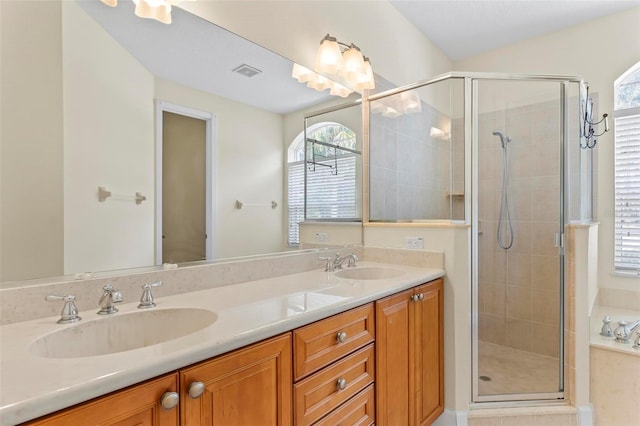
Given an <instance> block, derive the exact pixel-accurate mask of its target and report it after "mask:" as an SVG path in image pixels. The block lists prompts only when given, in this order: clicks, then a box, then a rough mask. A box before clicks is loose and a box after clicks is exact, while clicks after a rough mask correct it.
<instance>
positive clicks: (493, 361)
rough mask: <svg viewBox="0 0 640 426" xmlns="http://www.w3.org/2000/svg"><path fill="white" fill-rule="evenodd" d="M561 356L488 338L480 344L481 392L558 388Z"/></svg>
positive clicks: (506, 392) (505, 392)
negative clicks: (494, 341)
mask: <svg viewBox="0 0 640 426" xmlns="http://www.w3.org/2000/svg"><path fill="white" fill-rule="evenodd" d="M558 368H559V366H558V359H557V358H551V357H547V356H543V355H538V354H534V353H532V352H526V351H522V350H519V349H513V348H509V347H506V346H501V345H496V344H493V343H488V342H482V341H481V342H480V344H479V346H478V369H479V376H480V377H481V378H482V377H488V378H490V379H491V380H482V379H481V380H479V381H478V386H479V393H480V395H493V394H512V393H538V392H557V391H558Z"/></svg>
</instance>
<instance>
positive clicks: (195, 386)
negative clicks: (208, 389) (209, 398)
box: [189, 382, 204, 399]
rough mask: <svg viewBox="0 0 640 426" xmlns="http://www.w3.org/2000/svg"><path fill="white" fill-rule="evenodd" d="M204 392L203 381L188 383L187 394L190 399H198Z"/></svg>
mask: <svg viewBox="0 0 640 426" xmlns="http://www.w3.org/2000/svg"><path fill="white" fill-rule="evenodd" d="M203 393H204V383H202V382H193V383H191V384H190V385H189V396H190V397H191V398H192V399H198V398H200V396H201V395H202V394H203Z"/></svg>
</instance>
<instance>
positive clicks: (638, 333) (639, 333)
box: [633, 329, 640, 349]
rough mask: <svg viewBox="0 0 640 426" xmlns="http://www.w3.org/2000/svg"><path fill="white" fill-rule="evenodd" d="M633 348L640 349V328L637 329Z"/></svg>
mask: <svg viewBox="0 0 640 426" xmlns="http://www.w3.org/2000/svg"><path fill="white" fill-rule="evenodd" d="M633 349H640V329H639V330H638V331H636V340H635V341H634V342H633Z"/></svg>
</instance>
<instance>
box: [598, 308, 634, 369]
mask: <svg viewBox="0 0 640 426" xmlns="http://www.w3.org/2000/svg"><path fill="white" fill-rule="evenodd" d="M607 315H608V316H610V317H611V324H609V325H610V326H611V331H613V330H615V329H616V327H617V326H618V321H620V320H624V321H626V322H627V323H628V324H630V323H632V322H633V321H637V320H640V311H637V310H632V309H623V308H616V307H611V306H599V305H596V306H594V307H593V310H592V311H591V323H590V331H591V335H590V344H591V346H593V347H597V348H602V349H608V350H612V351H616V352H621V353H625V354H630V355H636V356H638V357H640V349H634V348H633V342H634V340H635V339H636V336H637V335H636V331H637V330H638V329H636V331H634V332H633V333H632V335H631V338H630V339H629V343H618V342H616V341H615V339H614V338H613V337H604V336H601V335H600V330H601V329H602V319H603V318H604V317H605V316H607Z"/></svg>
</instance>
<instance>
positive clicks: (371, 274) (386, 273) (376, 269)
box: [335, 266, 404, 280]
mask: <svg viewBox="0 0 640 426" xmlns="http://www.w3.org/2000/svg"><path fill="white" fill-rule="evenodd" d="M402 274H404V271H402V270H401V269H395V268H386V267H382V266H362V267H355V268H348V269H341V270H339V271H336V272H335V276H336V277H340V278H348V279H350V280H383V279H386V278H395V277H399V276H400V275H402Z"/></svg>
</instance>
